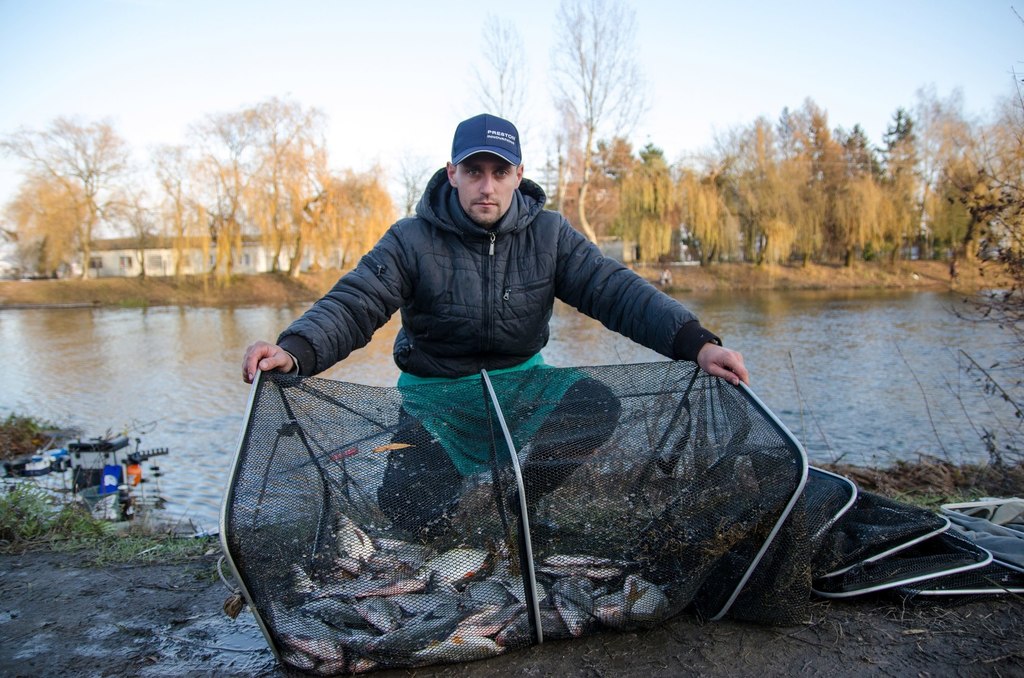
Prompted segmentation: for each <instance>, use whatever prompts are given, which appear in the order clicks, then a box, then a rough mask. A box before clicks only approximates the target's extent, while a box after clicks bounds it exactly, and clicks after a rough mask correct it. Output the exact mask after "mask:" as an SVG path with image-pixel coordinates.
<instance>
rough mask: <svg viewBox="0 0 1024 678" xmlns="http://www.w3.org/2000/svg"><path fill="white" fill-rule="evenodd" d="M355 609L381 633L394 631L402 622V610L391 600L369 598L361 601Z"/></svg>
mask: <svg viewBox="0 0 1024 678" xmlns="http://www.w3.org/2000/svg"><path fill="white" fill-rule="evenodd" d="M353 607H354V609H355V611H356V612H358V613H359V615H360V616H362V618H363V619H365V620H366V621H367V622H369V623H370V625H371V626H373V628H375V629H377V630H378V631H380V632H381V633H387V632H388V631H394V630H395V629H397V628H398V626H399V624H400V623H401V621H402V609H401V608H400V607H399V606H398V604H397V603H394V602H392V601H391V599H390V598H384V597H374V598H367V599H365V600H361V601H359V602H358V603H356V604H355V605H354V606H353Z"/></svg>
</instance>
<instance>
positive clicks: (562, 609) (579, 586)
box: [551, 577, 594, 637]
mask: <svg viewBox="0 0 1024 678" xmlns="http://www.w3.org/2000/svg"><path fill="white" fill-rule="evenodd" d="M551 599H552V601H553V602H554V604H555V609H556V610H558V614H559V615H561V617H562V621H564V622H565V626H566V628H567V629H568V630H569V633H570V634H571V635H572V636H574V637H579V636H581V635H583V633H584V631H586V630H587V629H588V628H590V626H591V624H592V622H593V620H594V614H593V613H594V585H593V584H592V583H591V582H590V580H589V579H586V578H584V577H569V578H567V579H559V580H558V581H556V582H555V583H554V584H553V585H552V586H551Z"/></svg>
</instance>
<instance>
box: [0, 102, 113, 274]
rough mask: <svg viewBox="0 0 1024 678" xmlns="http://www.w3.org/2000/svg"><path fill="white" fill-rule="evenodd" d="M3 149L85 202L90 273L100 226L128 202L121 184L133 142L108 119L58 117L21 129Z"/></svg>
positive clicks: (85, 263)
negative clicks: (83, 120) (88, 121)
mask: <svg viewBox="0 0 1024 678" xmlns="http://www.w3.org/2000/svg"><path fill="white" fill-rule="evenodd" d="M0 148H2V149H3V150H4V151H6V152H7V153H10V154H12V155H15V156H17V157H19V158H21V159H22V160H25V161H26V162H27V163H28V173H29V174H30V175H32V176H35V177H39V178H40V179H43V180H45V181H47V182H51V181H52V182H56V184H58V185H60V186H62V187H63V188H64V190H65V192H66V194H67V198H68V199H69V200H72V201H76V202H80V205H79V207H80V208H81V212H82V219H81V222H80V223H79V225H78V228H77V237H78V244H79V247H80V249H81V253H82V277H83V278H84V277H86V276H87V275H88V272H89V260H90V258H91V255H92V241H93V236H94V233H95V231H96V229H97V227H98V226H99V225H100V224H101V223H102V222H103V221H105V220H108V219H109V218H110V212H111V210H112V208H113V207H114V206H116V205H118V204H121V203H123V201H122V199H121V196H120V195H119V194H120V192H121V183H122V181H123V180H124V179H125V178H126V176H127V174H128V157H129V149H128V145H127V144H126V143H125V142H124V140H123V139H121V137H120V135H118V134H117V132H115V131H114V128H113V127H112V126H111V125H110V123H108V122H94V123H91V124H82V123H79V122H77V121H75V120H71V119H68V118H57V119H56V120H54V121H53V122H52V123H51V124H50V126H49V127H48V128H47V129H45V130H42V131H37V130H20V131H19V132H17V133H15V134H14V135H12V136H10V137H8V138H6V139H4V140H3V141H2V142H0Z"/></svg>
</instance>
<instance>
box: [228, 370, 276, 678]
mask: <svg viewBox="0 0 1024 678" xmlns="http://www.w3.org/2000/svg"><path fill="white" fill-rule="evenodd" d="M262 382H263V371H262V370H256V378H255V379H253V380H252V386H251V387H250V388H249V399H248V401H247V402H246V405H245V416H244V417H242V427H241V430H240V431H239V433H238V442H237V443H236V444H235V454H234V456H233V457H232V459H231V472H230V473H229V474H228V479H227V489H226V490H225V491H224V499H223V501H222V502H221V506H220V549H221V552H222V553H223V554H224V560H225V561H226V562H227V564H228V568H230V570H231V576H232V577H234V578H235V581H236V582H237V583H238V588H239V591H240V592H241V594H242V597H243V598H245V602H246V603H247V604H248V605H249V609H250V610H251V611H252V616H253V617H254V618H255V619H256V625H257V626H258V627H259V629H260V632H261V633H262V634H263V638H264V639H266V641H267V645H268V646H269V647H270V650H271V652H273V653H274V659H276V660H277V661H278V662H279V663H280V662H281V651H280V650H279V649H278V647H277V643H275V642H274V637H273V635H272V634H271V633H270V629H269V628H268V627H267V625H266V624H265V623H264V621H263V617H262V616H261V615H260V612H259V610H258V609H256V606H255V605H253V602H252V594H250V593H249V589H248V588H247V587H246V585H245V579H244V578H243V577H242V574H241V572H239V570H238V567H237V566H236V565H235V559H234V558H232V557H231V549H230V548H228V537H227V534H228V531H227V521H228V510H229V508H230V506H231V504H232V503H233V501H234V495H235V493H234V489H233V488H234V487H235V478H236V477H237V475H238V468H239V463H238V462H239V459H240V458H241V456H242V447H243V446H244V445H245V441H246V438H247V436H248V433H249V427H250V426H251V425H252V418H253V413H254V411H255V405H256V394H257V393H258V392H259V389H260V386H261V385H262Z"/></svg>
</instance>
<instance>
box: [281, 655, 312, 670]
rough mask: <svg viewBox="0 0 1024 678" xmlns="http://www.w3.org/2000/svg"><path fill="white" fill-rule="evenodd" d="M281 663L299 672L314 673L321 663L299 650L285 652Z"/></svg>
mask: <svg viewBox="0 0 1024 678" xmlns="http://www.w3.org/2000/svg"><path fill="white" fill-rule="evenodd" d="M281 661H282V662H284V663H285V664H287V665H288V666H291V667H294V668H296V669H298V670H299V671H312V670H313V669H314V668H316V665H317V664H318V663H320V662H319V661H318V660H317V659H315V658H314V657H310V656H309V655H308V654H306V653H305V652H300V651H298V650H285V651H284V652H282V653H281Z"/></svg>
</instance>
